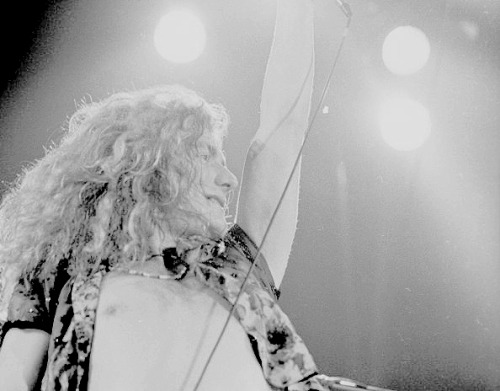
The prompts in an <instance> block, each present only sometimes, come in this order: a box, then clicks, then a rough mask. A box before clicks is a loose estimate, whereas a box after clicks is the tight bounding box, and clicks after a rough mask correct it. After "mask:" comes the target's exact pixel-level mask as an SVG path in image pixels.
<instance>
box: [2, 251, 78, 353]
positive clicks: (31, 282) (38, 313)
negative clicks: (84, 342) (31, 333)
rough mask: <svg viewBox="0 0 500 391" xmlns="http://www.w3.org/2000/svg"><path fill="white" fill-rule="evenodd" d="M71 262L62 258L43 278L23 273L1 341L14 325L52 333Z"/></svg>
mask: <svg viewBox="0 0 500 391" xmlns="http://www.w3.org/2000/svg"><path fill="white" fill-rule="evenodd" d="M67 264H68V262H67V261H65V260H63V261H61V262H60V264H59V265H58V266H57V267H56V270H55V272H54V273H51V274H50V275H49V276H48V277H46V278H44V279H43V280H42V279H40V278H38V277H33V278H28V277H26V275H22V276H21V277H20V278H19V281H18V282H17V285H16V286H15V287H14V290H13V292H12V295H11V297H10V301H9V305H8V310H7V319H6V321H5V323H4V324H3V325H2V326H1V330H0V345H1V342H2V341H3V337H4V336H5V334H6V333H7V331H9V330H10V329H12V328H19V329H38V330H42V331H45V332H47V333H49V334H50V333H51V330H52V323H53V317H54V313H55V310H56V307H57V304H58V298H59V293H60V290H61V288H62V287H63V286H64V284H65V283H66V282H67V280H68V279H69V275H68V273H67Z"/></svg>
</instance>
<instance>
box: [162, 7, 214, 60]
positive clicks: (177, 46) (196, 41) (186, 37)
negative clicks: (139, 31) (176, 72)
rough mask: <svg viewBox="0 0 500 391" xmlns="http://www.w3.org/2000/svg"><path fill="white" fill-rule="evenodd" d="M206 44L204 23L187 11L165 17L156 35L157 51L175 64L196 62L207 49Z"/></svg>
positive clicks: (175, 12)
mask: <svg viewBox="0 0 500 391" xmlns="http://www.w3.org/2000/svg"><path fill="white" fill-rule="evenodd" d="M205 43H206V32H205V27H204V26H203V23H202V22H201V21H200V19H199V18H198V17H196V16H195V15H193V13H191V12H190V11H187V10H175V11H171V12H169V13H168V14H166V15H165V16H163V17H162V18H161V19H160V21H159V22H158V25H157V26H156V29H155V33H154V44H155V47H156V50H157V51H158V53H159V54H160V55H161V56H162V57H163V58H165V59H166V60H168V61H171V62H174V63H187V62H190V61H193V60H195V59H196V58H198V57H199V56H200V55H201V53H202V52H203V50H204V49H205Z"/></svg>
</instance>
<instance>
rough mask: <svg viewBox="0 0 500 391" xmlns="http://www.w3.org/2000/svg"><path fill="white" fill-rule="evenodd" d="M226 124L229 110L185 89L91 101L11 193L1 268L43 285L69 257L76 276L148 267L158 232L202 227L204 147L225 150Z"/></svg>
mask: <svg viewBox="0 0 500 391" xmlns="http://www.w3.org/2000/svg"><path fill="white" fill-rule="evenodd" d="M227 125H228V116H227V114H226V112H225V110H224V108H223V107H222V106H220V105H218V104H210V103H207V102H206V101H205V100H204V99H203V98H202V97H200V96H199V95H198V94H196V93H195V92H193V91H191V90H189V89H186V88H184V87H181V86H161V87H155V88H150V89H145V90H140V91H133V92H124V93H117V94H114V95H112V96H110V97H108V98H106V99H104V100H102V101H100V102H93V103H86V104H83V105H82V106H81V107H80V108H79V109H78V110H77V111H76V113H75V114H74V115H73V116H72V117H71V118H70V120H69V122H68V126H67V129H65V134H64V137H63V138H62V140H61V142H60V143H58V145H56V146H54V147H52V148H51V149H50V150H48V151H47V152H46V154H45V156H44V157H43V158H42V159H40V160H38V161H36V162H35V163H34V164H33V165H32V166H31V167H30V168H28V169H25V170H24V172H23V173H22V174H21V175H20V176H19V178H18V179H17V181H16V182H15V183H14V184H13V186H12V187H11V189H10V190H9V191H8V192H7V194H6V195H5V197H4V199H3V201H2V204H1V206H0V267H2V268H6V267H8V266H13V267H14V268H15V269H17V270H19V271H20V272H24V273H34V272H35V271H36V273H37V274H38V273H39V274H40V275H41V277H42V278H43V276H44V275H49V274H50V273H51V272H53V270H54V269H55V268H56V267H57V265H58V263H59V262H60V261H61V260H63V259H69V260H70V270H69V272H70V275H74V274H76V273H80V272H84V273H92V272H93V271H95V270H96V269H97V268H99V266H100V265H102V264H103V262H106V263H108V265H109V266H112V265H114V264H117V263H124V262H137V261H144V260H146V259H147V258H148V257H149V256H151V249H150V239H151V235H153V232H158V230H160V231H161V232H163V233H165V232H168V234H170V235H172V236H173V237H174V238H175V237H181V236H182V235H183V232H184V230H185V229H186V226H187V221H192V219H201V220H203V218H202V217H201V216H200V215H198V214H196V213H195V212H193V211H192V208H189V207H188V205H189V197H188V194H189V190H190V188H191V186H192V184H193V180H194V179H195V176H196V168H195V162H196V160H195V159H196V156H197V155H196V147H197V141H198V140H199V138H200V137H201V136H202V135H203V134H207V133H208V134H209V135H213V140H214V141H213V142H214V143H215V145H216V146H217V147H219V148H220V147H222V141H223V138H224V137H225V135H226V131H227ZM201 222H202V223H203V224H204V225H206V222H204V221H201Z"/></svg>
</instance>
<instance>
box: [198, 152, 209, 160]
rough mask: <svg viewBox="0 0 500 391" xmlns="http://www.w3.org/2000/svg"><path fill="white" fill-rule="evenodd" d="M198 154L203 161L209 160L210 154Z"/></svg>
mask: <svg viewBox="0 0 500 391" xmlns="http://www.w3.org/2000/svg"><path fill="white" fill-rule="evenodd" d="M198 156H199V157H200V159H201V160H202V161H204V162H208V161H210V154H208V153H200V154H199V155H198Z"/></svg>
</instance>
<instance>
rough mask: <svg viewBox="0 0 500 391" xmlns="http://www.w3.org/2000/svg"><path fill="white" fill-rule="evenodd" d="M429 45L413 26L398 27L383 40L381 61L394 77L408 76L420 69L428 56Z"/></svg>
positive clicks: (422, 34) (425, 38)
mask: <svg viewBox="0 0 500 391" xmlns="http://www.w3.org/2000/svg"><path fill="white" fill-rule="evenodd" d="M430 51H431V48H430V44H429V40H428V39H427V36H426V35H425V33H424V32H423V31H422V30H420V29H418V28H416V27H413V26H400V27H397V28H395V29H394V30H392V31H391V32H390V33H389V34H388V35H387V37H386V38H385V40H384V44H383V46H382V59H383V61H384V64H385V66H386V67H387V69H389V71H391V72H392V73H394V74H396V75H410V74H413V73H415V72H417V71H419V70H420V69H422V68H423V67H424V66H425V64H426V63H427V61H428V60H429V56H430Z"/></svg>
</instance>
